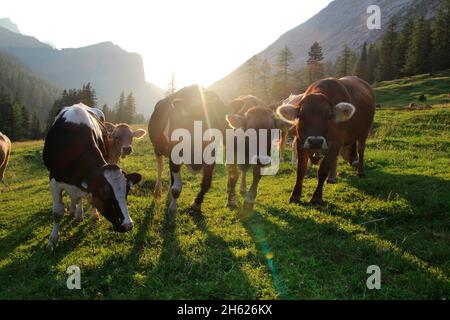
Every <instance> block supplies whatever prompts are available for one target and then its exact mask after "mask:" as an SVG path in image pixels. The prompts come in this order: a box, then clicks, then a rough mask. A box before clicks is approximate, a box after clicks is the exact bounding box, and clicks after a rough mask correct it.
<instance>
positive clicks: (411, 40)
mask: <svg viewBox="0 0 450 320" xmlns="http://www.w3.org/2000/svg"><path fill="white" fill-rule="evenodd" d="M293 60H294V57H293V53H292V52H291V50H290V49H289V47H288V46H285V47H284V48H283V49H282V50H280V52H279V53H278V56H277V59H276V60H275V63H274V64H271V63H270V62H269V61H268V60H267V59H265V60H263V61H261V60H260V58H259V57H258V56H256V55H255V56H253V57H252V58H250V59H249V60H248V61H247V62H246V63H245V64H244V66H243V68H242V77H243V80H244V81H243V83H242V85H241V87H240V92H242V93H250V94H254V95H257V96H260V97H262V98H263V99H265V100H266V101H267V102H272V101H279V100H281V99H284V98H286V97H287V96H289V94H290V93H300V92H304V91H305V90H306V88H307V87H308V86H309V85H310V84H311V83H312V82H314V81H316V80H319V79H322V78H325V77H336V78H340V77H343V76H346V75H356V76H359V77H360V78H362V79H364V80H366V81H367V82H369V83H371V84H373V83H376V82H379V81H387V80H393V79H397V78H399V77H404V76H413V75H417V74H422V73H430V72H435V71H440V70H445V69H449V68H450V0H444V1H443V3H442V5H441V7H440V8H439V10H438V12H437V14H436V16H435V17H434V18H433V19H430V20H426V19H425V18H424V17H423V16H416V17H411V18H409V19H408V20H407V21H406V23H405V24H404V25H403V26H402V27H401V28H400V27H399V23H398V21H397V19H396V18H393V19H392V20H391V21H389V24H388V27H387V29H386V31H385V33H384V34H383V36H382V37H381V39H380V40H379V41H377V42H376V43H371V44H368V43H364V44H363V46H362V48H360V49H359V50H352V49H351V48H349V47H348V46H347V45H346V44H344V45H343V47H342V50H341V52H340V54H339V55H338V57H337V59H336V60H335V61H334V62H333V61H324V53H323V49H322V47H321V46H320V44H319V43H318V42H315V43H313V44H312V46H311V48H310V50H309V52H308V60H307V62H306V65H303V66H301V67H299V68H295V67H293V65H292V62H293Z"/></svg>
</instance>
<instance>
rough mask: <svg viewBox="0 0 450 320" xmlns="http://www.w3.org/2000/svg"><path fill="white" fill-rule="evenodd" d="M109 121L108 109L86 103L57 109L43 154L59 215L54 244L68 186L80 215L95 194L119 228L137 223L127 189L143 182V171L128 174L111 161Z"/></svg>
mask: <svg viewBox="0 0 450 320" xmlns="http://www.w3.org/2000/svg"><path fill="white" fill-rule="evenodd" d="M103 121H104V116H103V113H102V112H101V111H100V110H98V109H94V108H89V107H87V106H85V105H83V104H78V105H74V106H71V107H65V108H63V109H61V110H60V111H59V113H58V114H57V116H56V118H55V121H54V123H53V125H52V126H51V127H50V129H49V132H48V134H47V137H46V138H45V145H44V151H43V158H44V164H45V166H46V167H47V169H48V170H49V172H50V189H51V193H52V197H53V218H54V226H53V230H52V232H51V235H50V237H49V247H50V248H53V247H54V246H56V245H57V243H58V240H59V235H58V232H59V226H60V222H61V219H62V217H63V215H64V205H63V202H62V191H63V190H66V191H67V192H68V193H69V195H70V198H71V208H70V210H71V211H72V212H74V214H75V216H76V217H79V216H80V215H82V210H83V204H82V198H83V197H84V196H85V194H90V195H91V196H92V201H93V204H94V206H95V207H96V208H97V209H98V210H99V211H100V213H101V214H102V215H103V216H105V218H106V219H107V220H108V221H109V222H110V223H111V224H112V225H113V228H114V230H115V231H118V232H126V231H130V230H131V229H132V227H133V221H132V219H131V217H130V214H129V212H128V207H127V195H128V192H129V191H130V188H131V187H132V186H133V185H135V184H137V183H139V181H140V180H141V175H140V174H137V173H133V174H125V173H124V172H123V171H122V170H121V169H120V168H119V167H118V166H117V165H110V164H108V163H107V161H106V160H105V159H108V156H109V146H108V142H107V141H108V135H107V131H106V128H105V126H104V124H103Z"/></svg>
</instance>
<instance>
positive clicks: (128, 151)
mask: <svg viewBox="0 0 450 320" xmlns="http://www.w3.org/2000/svg"><path fill="white" fill-rule="evenodd" d="M132 152H133V148H132V147H131V146H127V147H123V148H122V154H124V155H126V156H129V155H130V154H131V153H132Z"/></svg>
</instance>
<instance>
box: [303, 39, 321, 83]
mask: <svg viewBox="0 0 450 320" xmlns="http://www.w3.org/2000/svg"><path fill="white" fill-rule="evenodd" d="M308 55H309V58H308V61H307V64H308V66H309V82H314V81H316V80H319V79H321V78H323V75H324V72H323V64H322V60H323V52H322V47H321V46H320V44H319V43H318V42H314V44H313V45H312V46H311V49H310V51H309V52H308Z"/></svg>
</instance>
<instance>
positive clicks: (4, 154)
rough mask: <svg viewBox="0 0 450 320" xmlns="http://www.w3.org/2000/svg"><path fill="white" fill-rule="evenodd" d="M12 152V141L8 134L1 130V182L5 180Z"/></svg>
mask: <svg viewBox="0 0 450 320" xmlns="http://www.w3.org/2000/svg"><path fill="white" fill-rule="evenodd" d="M10 153H11V141H10V140H9V139H8V137H7V136H5V135H4V134H3V133H1V132H0V182H1V181H2V180H3V176H4V174H5V170H6V166H7V165H8V161H9V154H10Z"/></svg>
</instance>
